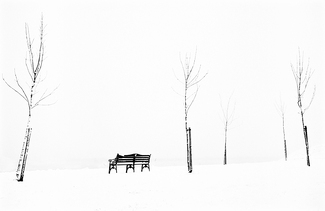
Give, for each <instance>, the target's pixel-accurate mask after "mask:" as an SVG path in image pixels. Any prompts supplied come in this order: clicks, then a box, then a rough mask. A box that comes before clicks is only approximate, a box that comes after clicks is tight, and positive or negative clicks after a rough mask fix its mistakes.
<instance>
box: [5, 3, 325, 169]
mask: <svg viewBox="0 0 325 211" xmlns="http://www.w3.org/2000/svg"><path fill="white" fill-rule="evenodd" d="M324 6H325V5H324V3H323V2H322V1H272V2H271V1H197V2H195V1H159V2H158V1H155V2H153V1H130V0H127V1H72V0H64V1H55V2H53V1H36V0H35V1H28V2H27V1H3V0H2V1H0V31H1V33H0V58H1V59H0V70H1V74H2V75H3V77H4V78H5V79H6V80H7V81H8V82H10V83H11V84H14V74H13V71H14V69H15V70H16V72H17V75H18V77H19V78H20V81H21V82H24V81H28V74H27V71H26V68H25V63H24V62H25V56H26V52H27V48H26V40H25V25H24V24H25V23H28V25H29V28H30V34H31V38H34V47H35V48H36V47H37V44H38V39H39V26H40V20H41V15H42V14H43V16H44V24H45V26H46V27H45V34H46V35H45V60H44V64H43V69H42V71H43V75H44V76H46V80H45V81H44V82H43V83H42V85H41V86H40V87H39V88H40V89H39V91H40V93H42V92H41V91H42V90H46V88H48V89H49V90H51V89H54V88H55V87H56V86H58V85H59V89H58V90H57V91H56V92H55V93H54V95H52V96H51V97H50V98H48V100H47V101H46V102H47V103H53V102H55V104H54V105H52V106H44V107H37V108H36V109H34V112H33V117H32V121H33V131H32V135H31V142H30V149H29V155H28V159H27V167H26V169H27V170H36V169H51V168H52V169H56V168H85V167H88V168H97V167H106V166H107V159H108V158H113V157H115V156H116V153H120V154H127V153H140V154H152V163H153V164H156V165H186V139H185V125H184V105H183V104H184V102H183V97H181V96H179V95H178V94H177V93H176V92H178V93H183V92H184V90H183V89H184V88H183V86H182V85H181V84H180V83H179V82H178V81H177V80H176V78H175V76H174V73H173V72H175V74H176V75H178V77H180V78H181V76H182V69H181V64H180V60H179V55H180V54H181V56H182V57H183V58H184V56H185V54H186V53H188V54H191V55H192V56H194V53H195V50H196V49H197V60H196V64H197V66H196V67H197V68H198V66H199V65H200V64H201V71H202V74H204V73H205V72H208V75H207V76H206V77H205V79H204V80H203V81H202V82H201V83H200V89H199V93H198V95H197V98H196V100H195V102H194V104H193V106H192V107H191V109H190V112H189V116H188V120H189V126H190V127H191V128H192V146H193V164H194V171H195V165H198V164H206V163H208V164H221V163H222V161H223V152H224V129H223V122H222V118H221V117H222V110H221V106H220V103H221V100H222V102H223V104H226V103H227V100H228V98H229V97H230V96H231V95H232V98H231V100H232V102H234V103H236V109H235V121H234V122H233V124H232V125H231V126H230V130H229V131H228V143H227V155H228V164H232V163H238V162H263V161H270V160H279V159H283V160H284V147H283V134H282V119H281V117H280V115H279V114H278V113H277V110H276V107H275V105H276V104H277V103H278V104H279V103H280V99H282V101H283V102H284V103H285V105H286V112H285V121H286V122H285V124H286V125H285V129H286V139H287V148H288V159H289V160H290V156H291V155H292V153H294V152H297V151H304V150H305V144H304V139H303V132H302V125H301V118H300V115H299V113H298V111H299V110H298V106H297V103H296V102H297V97H296V88H295V81H294V78H293V75H292V72H291V66H290V65H291V63H293V64H295V63H296V61H297V56H298V47H299V48H300V49H301V51H303V52H304V57H305V61H306V62H307V60H308V58H310V66H311V68H312V69H314V70H315V73H314V75H313V77H312V79H311V81H310V84H309V89H308V91H309V92H308V93H306V95H307V99H309V98H310V97H311V95H312V91H313V86H314V85H316V88H317V90H316V96H315V99H314V101H313V103H312V105H311V107H310V109H309V110H307V112H306V114H305V123H306V125H307V126H308V135H309V144H310V147H311V152H310V159H311V165H313V150H312V149H313V148H317V147H318V146H320V145H322V144H323V142H324V109H323V108H324V84H323V82H324V80H323V78H324V73H323V72H324V67H325V65H324V44H325V43H324V37H325V31H324V29H325V25H324V14H325V13H324ZM174 90H175V91H176V92H175V91H174ZM0 93H1V98H0V99H1V130H0V171H14V170H16V168H17V165H18V160H19V155H20V152H21V147H22V143H23V140H24V135H25V129H26V124H27V115H28V109H27V104H26V102H25V101H24V100H23V99H22V98H21V97H20V96H19V95H17V94H16V93H14V92H13V91H12V90H11V89H9V88H8V87H7V86H6V84H5V83H4V82H3V81H2V80H1V83H0Z"/></svg>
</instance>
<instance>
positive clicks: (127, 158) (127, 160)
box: [108, 153, 151, 174]
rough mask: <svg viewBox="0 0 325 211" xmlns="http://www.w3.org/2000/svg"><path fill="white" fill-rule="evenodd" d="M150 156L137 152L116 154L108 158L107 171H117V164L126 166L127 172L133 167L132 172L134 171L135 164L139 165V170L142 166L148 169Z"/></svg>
mask: <svg viewBox="0 0 325 211" xmlns="http://www.w3.org/2000/svg"><path fill="white" fill-rule="evenodd" d="M150 156H151V155H140V154H137V153H135V154H130V155H120V154H117V155H116V157H115V158H114V159H109V160H108V164H109V166H108V173H109V174H110V173H111V170H112V169H115V171H116V173H117V166H126V173H128V170H129V169H133V172H135V166H136V165H141V172H142V171H143V169H144V168H148V169H149V171H150Z"/></svg>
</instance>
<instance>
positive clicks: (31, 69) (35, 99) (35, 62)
mask: <svg viewBox="0 0 325 211" xmlns="http://www.w3.org/2000/svg"><path fill="white" fill-rule="evenodd" d="M39 33H40V37H39V38H40V41H39V46H38V47H37V52H36V53H35V54H34V52H33V40H31V37H30V34H29V27H28V25H27V24H25V35H26V43H27V56H26V58H25V66H26V70H27V73H28V77H29V79H30V80H29V81H28V82H27V83H26V84H27V85H25V86H24V84H25V83H24V84H22V83H21V82H20V80H19V78H18V76H17V74H16V71H14V76H15V77H14V79H15V86H13V85H11V84H10V83H8V82H7V81H6V80H5V79H4V77H3V76H2V79H3V81H4V82H5V83H6V84H7V85H8V87H10V88H11V89H12V90H13V91H14V92H16V93H17V94H18V95H19V96H20V97H22V98H23V99H24V101H25V102H26V105H27V106H28V118H27V127H26V135H25V139H24V142H23V147H22V151H21V155H20V158H19V163H18V168H17V171H16V176H17V181H20V182H21V181H23V179H24V171H25V166H26V160H27V155H28V149H29V142H30V137H31V131H32V128H31V120H32V112H33V109H34V108H36V107H37V106H41V105H50V104H44V100H45V99H47V98H48V97H49V96H51V95H52V94H53V92H54V91H55V90H56V89H57V88H58V87H57V88H55V89H53V90H52V91H48V90H45V91H43V92H42V94H39V92H37V91H36V90H37V87H38V86H39V84H40V83H41V82H43V81H44V79H45V78H42V77H41V70H42V67H43V61H44V48H45V47H44V25H43V16H42V17H41V25H40V30H39Z"/></svg>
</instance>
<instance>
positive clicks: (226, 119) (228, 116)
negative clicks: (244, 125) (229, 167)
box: [220, 96, 236, 165]
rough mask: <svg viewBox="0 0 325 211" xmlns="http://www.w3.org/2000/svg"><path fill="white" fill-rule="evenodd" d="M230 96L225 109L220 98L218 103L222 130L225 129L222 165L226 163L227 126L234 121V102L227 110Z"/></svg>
mask: <svg viewBox="0 0 325 211" xmlns="http://www.w3.org/2000/svg"><path fill="white" fill-rule="evenodd" d="M231 97H232V96H230V97H229V99H228V103H227V107H226V109H225V108H224V107H223V105H222V101H221V100H220V105H221V109H222V114H223V124H224V130H225V151H224V157H223V164H224V165H226V164H227V138H228V137H227V133H228V129H229V126H230V125H231V123H232V122H233V121H234V114H235V108H236V106H235V104H234V106H233V108H232V111H231V112H229V107H230V101H231ZM220 99H221V98H220Z"/></svg>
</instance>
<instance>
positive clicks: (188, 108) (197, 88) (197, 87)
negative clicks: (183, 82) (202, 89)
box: [187, 86, 199, 112]
mask: <svg viewBox="0 0 325 211" xmlns="http://www.w3.org/2000/svg"><path fill="white" fill-rule="evenodd" d="M198 91H199V86H196V91H195V92H194V93H195V95H194V97H193V99H192V101H191V103H190V105H189V106H188V107H187V112H188V111H189V110H190V108H191V106H192V104H193V102H194V100H195V98H196V96H197V93H198Z"/></svg>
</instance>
